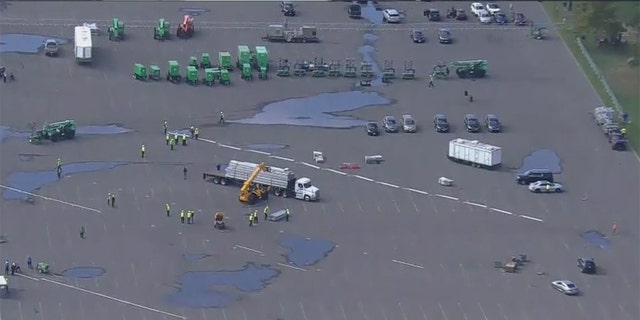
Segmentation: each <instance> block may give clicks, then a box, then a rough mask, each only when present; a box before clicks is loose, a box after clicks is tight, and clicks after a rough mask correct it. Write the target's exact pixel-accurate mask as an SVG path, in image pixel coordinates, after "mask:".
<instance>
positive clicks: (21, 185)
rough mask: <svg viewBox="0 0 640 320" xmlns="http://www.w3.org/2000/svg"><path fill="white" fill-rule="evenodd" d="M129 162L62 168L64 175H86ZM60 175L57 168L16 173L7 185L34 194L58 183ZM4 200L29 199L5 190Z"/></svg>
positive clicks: (67, 165) (65, 166) (8, 180)
mask: <svg viewBox="0 0 640 320" xmlns="http://www.w3.org/2000/svg"><path fill="white" fill-rule="evenodd" d="M126 164H127V162H79V163H70V164H66V165H63V166H62V175H63V179H64V176H67V175H73V174H77V173H86V172H94V171H102V170H109V169H113V168H116V167H118V166H122V165H126ZM58 180H60V179H58V175H57V173H56V170H55V168H53V169H51V170H48V171H34V172H16V173H12V174H11V175H9V177H8V178H7V181H6V184H7V185H8V186H9V187H12V188H15V189H18V190H22V191H25V192H30V193H33V192H35V191H36V190H39V189H40V188H42V187H44V186H46V185H49V184H52V183H54V182H56V181H58ZM2 198H3V199H5V200H26V199H28V198H29V196H28V195H27V194H24V193H20V192H16V191H13V190H9V189H5V190H4V191H3V192H2Z"/></svg>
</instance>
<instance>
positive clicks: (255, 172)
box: [240, 162, 267, 195]
mask: <svg viewBox="0 0 640 320" xmlns="http://www.w3.org/2000/svg"><path fill="white" fill-rule="evenodd" d="M260 171H267V165H266V164H264V162H263V163H261V164H259V165H258V166H257V167H256V168H255V169H254V170H253V172H252V173H251V175H250V176H249V179H247V181H245V182H244V183H243V184H242V188H241V189H240V194H241V195H242V194H246V193H247V192H248V191H249V188H250V187H251V184H252V183H253V180H255V179H256V177H257V176H258V174H260Z"/></svg>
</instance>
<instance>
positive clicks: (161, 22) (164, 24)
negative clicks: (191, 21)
mask: <svg viewBox="0 0 640 320" xmlns="http://www.w3.org/2000/svg"><path fill="white" fill-rule="evenodd" d="M169 37H171V24H170V23H169V22H168V21H167V20H165V19H158V25H157V26H156V27H155V28H154V29H153V39H155V40H160V41H163V40H168V39H169Z"/></svg>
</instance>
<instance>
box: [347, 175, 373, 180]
mask: <svg viewBox="0 0 640 320" xmlns="http://www.w3.org/2000/svg"><path fill="white" fill-rule="evenodd" d="M351 176H352V177H354V178H358V179H360V180H364V181H369V182H373V179H371V178H367V177H363V176H359V175H357V174H353V175H351Z"/></svg>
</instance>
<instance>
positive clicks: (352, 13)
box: [347, 4, 362, 19]
mask: <svg viewBox="0 0 640 320" xmlns="http://www.w3.org/2000/svg"><path fill="white" fill-rule="evenodd" d="M347 13H348V14H349V18H353V19H360V17H361V16H362V8H361V7H360V5H359V4H352V5H349V9H347Z"/></svg>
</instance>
